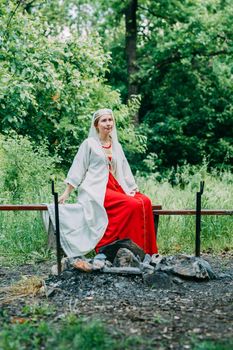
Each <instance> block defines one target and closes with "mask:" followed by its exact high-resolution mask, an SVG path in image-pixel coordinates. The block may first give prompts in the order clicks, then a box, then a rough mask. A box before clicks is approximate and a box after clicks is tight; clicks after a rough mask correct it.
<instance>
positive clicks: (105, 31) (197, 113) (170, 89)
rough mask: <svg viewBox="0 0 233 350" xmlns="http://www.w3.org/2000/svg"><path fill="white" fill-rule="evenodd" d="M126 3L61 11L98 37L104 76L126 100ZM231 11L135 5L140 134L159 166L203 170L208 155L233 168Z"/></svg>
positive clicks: (191, 4) (198, 5) (218, 6)
mask: <svg viewBox="0 0 233 350" xmlns="http://www.w3.org/2000/svg"><path fill="white" fill-rule="evenodd" d="M126 3H127V2H126V1H109V2H108V3H106V2H105V1H101V0H96V1H86V2H85V5H84V2H83V1H82V0H72V1H70V2H69V6H71V7H72V6H73V7H74V8H76V9H77V11H76V16H74V18H72V17H71V16H68V7H67V8H66V9H65V7H63V10H64V11H65V12H66V14H67V18H70V19H69V21H70V22H68V23H70V27H72V26H73V25H74V22H75V21H76V22H77V18H78V13H80V14H85V15H84V21H83V22H82V23H81V24H80V22H79V25H80V26H81V27H82V28H86V27H87V26H88V25H89V28H90V29H89V30H91V31H97V32H98V33H99V35H100V37H101V38H102V41H103V42H104V49H105V52H109V51H110V52H111V56H112V61H111V62H110V64H109V69H110V70H109V71H106V76H107V78H108V81H109V82H110V84H111V85H112V86H113V87H115V88H117V89H119V90H120V91H121V93H122V96H123V98H125V97H126V95H127V79H126V62H125V52H124V50H125V35H127V33H125V28H124V8H125V6H126ZM85 6H86V7H85ZM45 7H46V6H45ZM86 8H89V9H90V11H89V16H88V13H87V11H86V12H85V9H86ZM232 10H233V4H232V1H230V0H226V1H219V0H207V1H199V0H185V1H183V0H182V1H181V0H174V1H173V0H172V1H162V0H161V1H156V2H155V1H153V0H146V1H145V0H140V1H138V9H137V24H138V45H137V46H138V50H137V67H138V73H137V75H136V77H135V79H136V81H137V83H138V87H139V93H140V95H141V96H142V101H141V108H140V120H141V121H142V122H143V125H142V127H141V128H143V129H144V134H145V135H146V136H147V138H148V153H153V154H155V155H156V156H157V159H158V162H160V165H161V167H165V168H168V167H169V166H171V165H177V164H184V162H188V163H191V164H200V163H201V161H202V159H203V156H204V155H208V156H209V160H210V164H211V165H212V166H217V167H221V166H222V165H224V166H226V167H230V166H231V164H232V160H233V148H232V144H233V139H232V132H231V130H232V129H233V118H232V104H233V100H232V98H233V97H232V93H231V91H232V63H233V60H232V56H233V46H232V42H233V41H232V31H231V30H230V29H229V28H232V25H233V20H232V16H231V13H232ZM72 28H73V27H72ZM79 30H80V27H79ZM132 159H133V158H132ZM134 160H135V158H134ZM141 160H142V159H141ZM138 165H139V162H138V161H137V167H138Z"/></svg>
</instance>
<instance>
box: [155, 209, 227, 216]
mask: <svg viewBox="0 0 233 350" xmlns="http://www.w3.org/2000/svg"><path fill="white" fill-rule="evenodd" d="M153 213H154V215H196V210H195V209H190V210H189V209H186V210H183V209H179V210H176V209H168V210H166V209H163V210H157V209H154V208H153ZM201 215H233V210H222V209H215V210H213V209H202V210H201Z"/></svg>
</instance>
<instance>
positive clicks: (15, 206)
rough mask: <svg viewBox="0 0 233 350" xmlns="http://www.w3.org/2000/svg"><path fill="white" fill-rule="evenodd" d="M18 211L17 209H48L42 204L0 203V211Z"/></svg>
mask: <svg viewBox="0 0 233 350" xmlns="http://www.w3.org/2000/svg"><path fill="white" fill-rule="evenodd" d="M1 210H6V211H12V210H13V211H18V210H48V208H47V205H44V204H19V205H18V204H0V211H1Z"/></svg>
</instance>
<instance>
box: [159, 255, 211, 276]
mask: <svg viewBox="0 0 233 350" xmlns="http://www.w3.org/2000/svg"><path fill="white" fill-rule="evenodd" d="M156 270H157V271H163V272H167V273H172V274H174V275H177V276H179V277H181V278H186V279H194V280H209V279H214V278H216V276H215V274H214V272H213V270H212V269H211V266H210V264H209V263H208V262H207V261H206V260H204V259H202V258H199V257H195V256H190V255H184V254H179V255H177V256H169V257H164V258H162V259H161V261H160V262H159V263H158V264H157V265H156Z"/></svg>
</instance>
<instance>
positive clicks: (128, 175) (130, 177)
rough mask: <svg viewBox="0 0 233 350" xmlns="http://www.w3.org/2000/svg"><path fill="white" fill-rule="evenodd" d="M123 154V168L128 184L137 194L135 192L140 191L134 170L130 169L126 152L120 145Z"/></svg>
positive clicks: (133, 192)
mask: <svg viewBox="0 0 233 350" xmlns="http://www.w3.org/2000/svg"><path fill="white" fill-rule="evenodd" d="M120 148H121V152H122V156H123V162H122V170H123V175H124V179H125V182H126V184H127V185H128V187H129V189H130V191H131V192H132V194H135V192H138V186H137V184H136V182H135V179H134V176H133V174H132V171H131V169H130V166H129V163H128V161H127V159H126V156H125V153H124V151H123V149H122V147H121V145H120Z"/></svg>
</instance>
